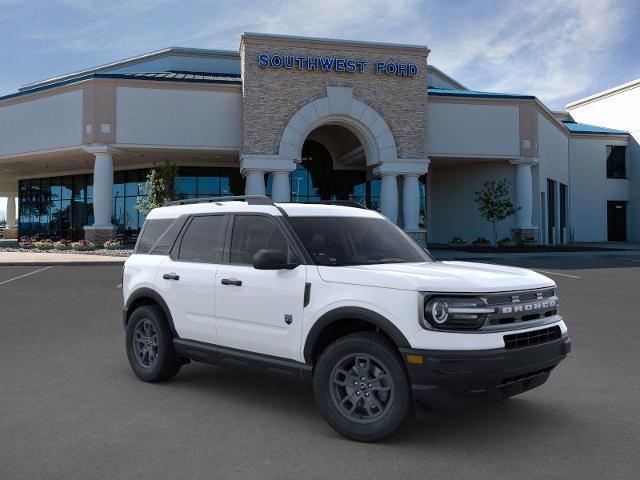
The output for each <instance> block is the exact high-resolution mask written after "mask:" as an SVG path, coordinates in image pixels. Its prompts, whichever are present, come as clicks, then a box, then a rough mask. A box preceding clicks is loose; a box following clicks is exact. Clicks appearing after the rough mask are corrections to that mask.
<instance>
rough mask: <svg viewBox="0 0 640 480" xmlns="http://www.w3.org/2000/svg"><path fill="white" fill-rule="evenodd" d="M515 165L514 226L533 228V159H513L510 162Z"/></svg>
mask: <svg viewBox="0 0 640 480" xmlns="http://www.w3.org/2000/svg"><path fill="white" fill-rule="evenodd" d="M511 163H512V164H514V165H515V166H516V188H515V194H516V208H517V207H520V210H518V211H517V212H516V224H517V225H516V226H517V227H518V228H521V229H522V228H534V227H533V225H532V223H531V222H532V219H533V175H532V174H531V166H532V165H533V164H534V162H533V161H522V160H514V161H512V162H511Z"/></svg>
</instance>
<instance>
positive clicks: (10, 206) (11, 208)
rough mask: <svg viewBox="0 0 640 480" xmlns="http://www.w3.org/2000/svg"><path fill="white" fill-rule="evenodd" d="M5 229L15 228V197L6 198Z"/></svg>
mask: <svg viewBox="0 0 640 480" xmlns="http://www.w3.org/2000/svg"><path fill="white" fill-rule="evenodd" d="M7 228H16V197H14V196H9V197H7Z"/></svg>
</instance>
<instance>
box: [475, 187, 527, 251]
mask: <svg viewBox="0 0 640 480" xmlns="http://www.w3.org/2000/svg"><path fill="white" fill-rule="evenodd" d="M476 203H477V204H478V210H480V215H482V218H484V219H485V220H486V221H488V222H491V224H492V225H493V244H494V245H497V244H498V232H497V228H496V224H497V223H498V222H501V221H502V220H504V219H505V218H508V217H510V216H511V215H514V214H515V213H516V212H517V211H518V210H520V207H518V208H516V207H515V206H514V205H513V203H511V195H510V193H509V181H508V180H507V179H506V178H505V179H502V180H500V181H497V182H496V181H495V180H488V181H486V182H484V184H483V185H482V190H480V191H479V192H476Z"/></svg>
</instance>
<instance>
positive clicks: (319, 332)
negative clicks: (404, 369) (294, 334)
mask: <svg viewBox="0 0 640 480" xmlns="http://www.w3.org/2000/svg"><path fill="white" fill-rule="evenodd" d="M347 322H351V323H353V322H356V323H358V324H365V325H368V326H369V329H372V330H377V331H381V332H382V333H384V334H385V335H387V336H388V337H389V338H390V339H391V341H392V342H393V343H394V344H395V345H396V347H398V348H403V347H404V348H407V347H410V346H411V345H410V344H409V341H408V340H407V338H406V337H405V336H404V334H403V333H402V332H401V331H400V329H398V327H396V326H395V325H394V324H393V323H392V322H391V321H389V320H388V319H387V318H385V317H384V316H382V315H380V314H379V313H377V312H374V311H372V310H368V309H366V308H362V307H339V308H336V309H334V310H331V311H329V312H327V313H325V314H323V315H322V316H321V317H320V318H319V319H318V320H317V321H316V322H315V324H314V325H313V327H311V330H309V334H308V335H307V338H306V340H305V344H304V350H303V355H304V359H305V362H307V363H313V362H314V361H315V358H316V357H317V354H318V353H319V352H318V346H322V344H323V343H324V342H323V340H324V339H326V334H327V332H331V331H334V330H335V329H336V328H337V327H338V326H339V325H340V324H343V323H347ZM371 327H372V328H371Z"/></svg>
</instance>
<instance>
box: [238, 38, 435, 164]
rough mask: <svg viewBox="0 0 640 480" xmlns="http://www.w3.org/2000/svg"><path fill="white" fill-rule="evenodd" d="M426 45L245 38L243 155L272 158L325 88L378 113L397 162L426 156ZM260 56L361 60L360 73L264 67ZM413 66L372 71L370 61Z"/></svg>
mask: <svg viewBox="0 0 640 480" xmlns="http://www.w3.org/2000/svg"><path fill="white" fill-rule="evenodd" d="M428 53H429V50H428V49H427V48H426V47H408V46H392V45H389V46H388V45H376V44H362V43H352V42H348V41H345V42H337V41H324V40H314V39H298V38H291V37H288V38H278V37H270V36H261V35H251V34H249V35H244V36H243V38H242V43H241V46H240V55H241V62H242V78H243V109H242V110H243V113H242V153H244V154H268V155H277V154H278V153H279V152H278V150H279V144H280V139H281V136H282V132H283V131H284V128H285V127H286V125H287V123H288V122H289V120H290V119H291V117H292V116H293V115H294V114H295V113H296V112H297V111H298V110H299V109H300V108H301V107H303V106H304V105H306V104H307V103H309V102H311V101H313V100H316V99H319V98H323V97H326V96H327V87H328V86H338V87H351V88H352V89H353V97H354V98H356V99H358V100H360V101H362V102H364V103H365V104H367V105H368V106H369V107H371V108H372V109H374V110H375V111H377V112H378V113H379V114H380V115H381V116H382V117H383V118H384V120H385V121H386V122H387V124H388V125H389V127H390V129H391V132H392V134H393V136H394V139H395V142H396V146H397V152H398V157H399V158H406V159H425V158H427V151H426V139H427V125H426V121H427V119H426V108H427V94H426V88H427V55H428ZM261 54H279V55H294V56H309V57H332V58H346V59H361V60H364V61H366V62H367V66H366V69H365V71H364V72H362V73H346V72H336V71H319V70H315V71H310V70H300V69H297V68H295V67H294V68H290V69H288V68H277V69H275V68H271V67H267V68H263V67H260V66H259V64H258V56H259V55H261ZM379 61H383V62H395V63H405V64H414V65H416V66H417V73H416V74H415V75H414V76H394V75H387V74H386V73H380V74H376V73H375V68H374V67H375V63H376V62H379Z"/></svg>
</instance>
